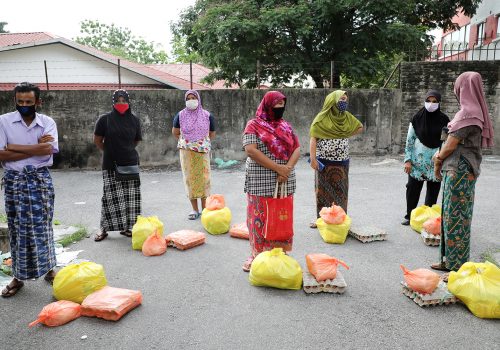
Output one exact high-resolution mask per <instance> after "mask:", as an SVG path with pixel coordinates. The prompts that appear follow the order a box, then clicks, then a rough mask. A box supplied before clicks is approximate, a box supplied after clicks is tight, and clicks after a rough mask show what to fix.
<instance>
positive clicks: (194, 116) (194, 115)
mask: <svg viewBox="0 0 500 350" xmlns="http://www.w3.org/2000/svg"><path fill="white" fill-rule="evenodd" d="M190 94H191V95H195V96H196V98H197V99H198V107H197V108H196V109H195V110H191V109H188V108H187V107H186V108H184V109H183V110H182V111H180V112H179V122H180V124H181V133H182V136H183V137H184V139H185V140H186V141H188V142H190V141H199V140H202V139H204V138H205V137H206V136H208V132H209V130H210V118H209V117H210V113H209V112H208V111H206V110H204V109H203V107H202V106H201V98H200V94H199V93H198V91H196V90H188V91H186V93H185V94H184V101H185V100H186V98H187V97H188V95H190Z"/></svg>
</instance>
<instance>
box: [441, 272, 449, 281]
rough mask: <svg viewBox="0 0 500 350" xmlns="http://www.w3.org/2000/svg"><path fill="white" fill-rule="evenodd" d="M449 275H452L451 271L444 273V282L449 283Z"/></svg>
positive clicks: (442, 277)
mask: <svg viewBox="0 0 500 350" xmlns="http://www.w3.org/2000/svg"><path fill="white" fill-rule="evenodd" d="M449 276H450V273H449V272H447V273H443V275H442V276H441V279H442V280H443V282H444V283H448V277H449Z"/></svg>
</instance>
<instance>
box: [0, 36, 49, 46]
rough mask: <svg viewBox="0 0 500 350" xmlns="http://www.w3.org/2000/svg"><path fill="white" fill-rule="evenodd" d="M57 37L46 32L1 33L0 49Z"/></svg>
mask: <svg viewBox="0 0 500 350" xmlns="http://www.w3.org/2000/svg"><path fill="white" fill-rule="evenodd" d="M55 38H57V36H55V35H52V34H50V33H46V32H34V33H2V34H0V47H3V46H12V45H22V44H27V43H33V42H37V41H45V40H50V39H55Z"/></svg>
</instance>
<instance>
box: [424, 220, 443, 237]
mask: <svg viewBox="0 0 500 350" xmlns="http://www.w3.org/2000/svg"><path fill="white" fill-rule="evenodd" d="M423 228H424V230H425V231H426V232H427V233H430V234H431V235H435V236H439V235H441V216H438V217H437V218H430V219H429V220H427V221H426V222H424V225H423Z"/></svg>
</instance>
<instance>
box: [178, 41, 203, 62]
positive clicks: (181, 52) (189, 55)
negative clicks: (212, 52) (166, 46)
mask: <svg viewBox="0 0 500 350" xmlns="http://www.w3.org/2000/svg"><path fill="white" fill-rule="evenodd" d="M171 44H172V51H171V53H170V56H171V57H172V61H173V62H175V63H189V62H195V63H201V57H200V54H199V53H198V52H193V51H190V50H189V49H188V48H187V45H186V38H185V37H181V36H179V35H174V39H173V40H172V42H171Z"/></svg>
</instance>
